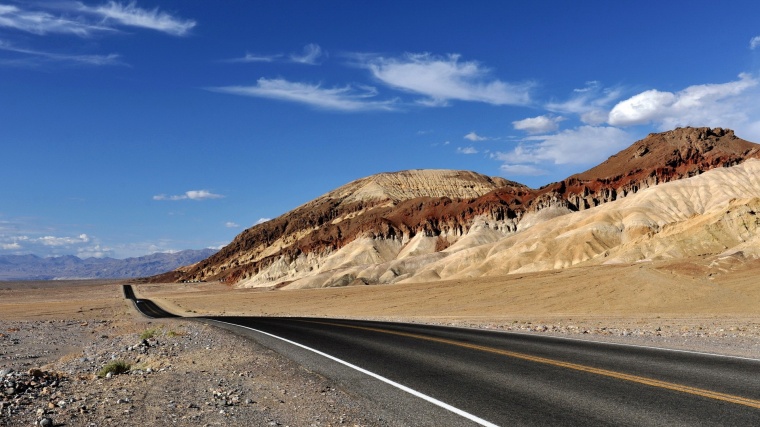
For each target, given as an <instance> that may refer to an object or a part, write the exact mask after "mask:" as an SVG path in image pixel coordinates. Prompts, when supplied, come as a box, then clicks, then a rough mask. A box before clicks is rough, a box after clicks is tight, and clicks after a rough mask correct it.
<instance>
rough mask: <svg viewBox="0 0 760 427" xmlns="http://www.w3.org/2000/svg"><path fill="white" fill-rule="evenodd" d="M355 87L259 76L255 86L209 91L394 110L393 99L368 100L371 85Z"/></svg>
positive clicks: (334, 107)
mask: <svg viewBox="0 0 760 427" xmlns="http://www.w3.org/2000/svg"><path fill="white" fill-rule="evenodd" d="M360 89H361V90H357V89H355V88H353V87H352V86H344V87H339V88H323V87H321V86H320V85H314V84H309V83H299V82H290V81H287V80H284V79H265V78H260V79H259V80H258V82H257V83H256V86H224V87H215V88H209V89H208V90H211V91H215V92H222V93H229V94H233V95H242V96H252V97H259V98H269V99H277V100H281V101H290V102H297V103H301V104H307V105H311V106H312V107H317V108H321V109H325V110H337V111H367V110H393V104H394V103H395V102H394V101H371V100H370V99H371V98H373V97H375V96H376V95H377V91H376V90H374V88H371V87H361V88H360Z"/></svg>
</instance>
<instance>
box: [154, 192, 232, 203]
mask: <svg viewBox="0 0 760 427" xmlns="http://www.w3.org/2000/svg"><path fill="white" fill-rule="evenodd" d="M223 197H224V196H223V195H221V194H214V193H212V192H210V191H208V190H190V191H185V194H179V195H175V196H167V195H166V194H159V195H156V196H153V200H171V201H176V200H209V199H221V198H223Z"/></svg>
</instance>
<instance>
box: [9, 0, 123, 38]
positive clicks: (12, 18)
mask: <svg viewBox="0 0 760 427" xmlns="http://www.w3.org/2000/svg"><path fill="white" fill-rule="evenodd" d="M0 27H4V28H11V29H14V30H19V31H24V32H27V33H32V34H36V35H40V36H42V35H46V34H73V35H76V36H80V37H87V36H89V35H91V34H93V33H95V32H102V31H113V28H111V27H109V26H106V25H101V24H98V23H95V22H87V21H86V20H82V19H77V18H70V17H67V16H63V15H60V14H59V15H54V14H53V13H51V12H48V11H45V10H29V9H21V8H20V7H17V6H12V5H0Z"/></svg>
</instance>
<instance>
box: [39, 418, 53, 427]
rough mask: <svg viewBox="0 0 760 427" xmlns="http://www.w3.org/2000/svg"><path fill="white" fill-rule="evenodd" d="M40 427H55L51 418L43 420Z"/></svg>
mask: <svg viewBox="0 0 760 427" xmlns="http://www.w3.org/2000/svg"><path fill="white" fill-rule="evenodd" d="M39 425H40V427H53V420H52V419H50V418H47V417H45V418H43V419H41V420H40V422H39Z"/></svg>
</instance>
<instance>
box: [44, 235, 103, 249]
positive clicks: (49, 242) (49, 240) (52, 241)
mask: <svg viewBox="0 0 760 427" xmlns="http://www.w3.org/2000/svg"><path fill="white" fill-rule="evenodd" d="M89 241H90V238H89V237H88V236H87V235H86V234H80V235H79V236H78V237H55V236H43V237H40V238H38V239H36V242H38V243H40V244H42V245H45V246H67V245H75V244H80V243H88V242H89Z"/></svg>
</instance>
